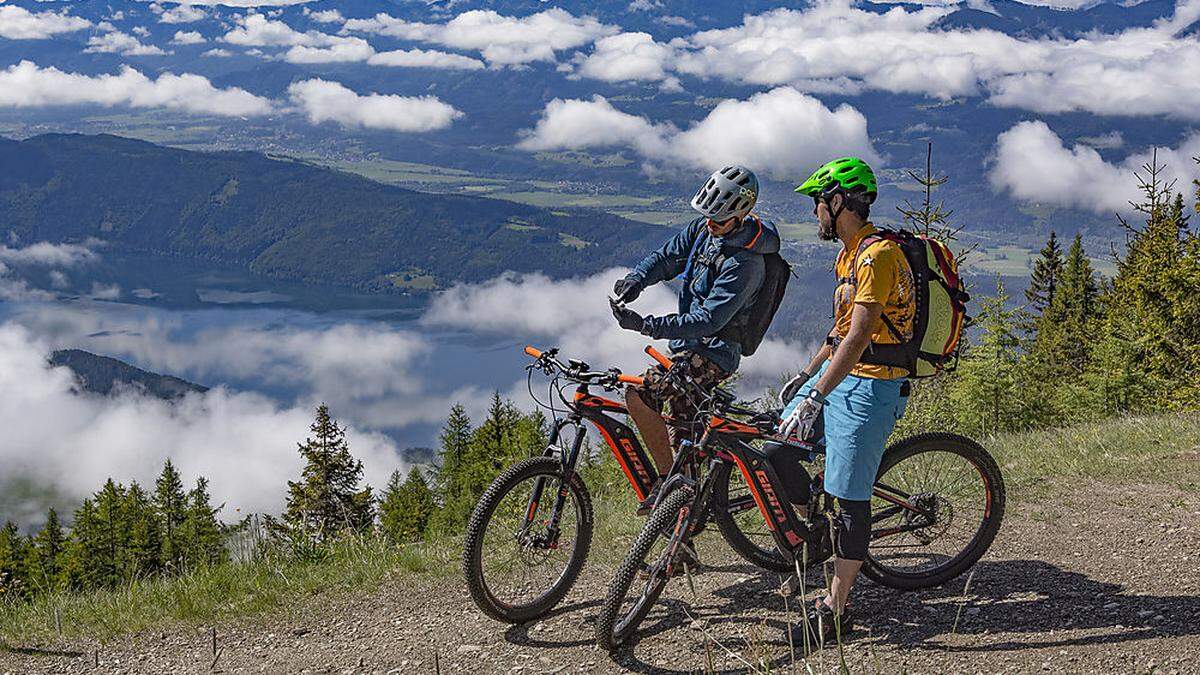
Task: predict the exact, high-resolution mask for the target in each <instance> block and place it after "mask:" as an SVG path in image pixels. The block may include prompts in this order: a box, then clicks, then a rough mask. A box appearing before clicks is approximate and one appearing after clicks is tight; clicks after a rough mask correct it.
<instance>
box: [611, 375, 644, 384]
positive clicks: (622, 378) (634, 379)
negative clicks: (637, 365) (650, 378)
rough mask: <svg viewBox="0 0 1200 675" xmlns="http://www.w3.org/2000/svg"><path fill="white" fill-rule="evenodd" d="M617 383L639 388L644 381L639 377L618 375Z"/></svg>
mask: <svg viewBox="0 0 1200 675" xmlns="http://www.w3.org/2000/svg"><path fill="white" fill-rule="evenodd" d="M617 381H618V382H624V383H625V384H633V385H639V386H640V385H642V384H644V383H645V380H643V379H642V378H641V377H638V376H637V375H618V376H617Z"/></svg>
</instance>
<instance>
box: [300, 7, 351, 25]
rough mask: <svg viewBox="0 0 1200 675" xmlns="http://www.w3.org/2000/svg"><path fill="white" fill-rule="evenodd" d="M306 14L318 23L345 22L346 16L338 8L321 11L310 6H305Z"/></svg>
mask: <svg viewBox="0 0 1200 675" xmlns="http://www.w3.org/2000/svg"><path fill="white" fill-rule="evenodd" d="M304 16H307V17H308V18H310V19H312V20H313V21H316V22H317V23H343V22H344V21H345V20H346V18H345V17H343V16H342V13H341V12H339V11H337V10H336V9H326V10H322V11H320V12H314V11H312V10H310V9H309V8H307V7H305V8H304Z"/></svg>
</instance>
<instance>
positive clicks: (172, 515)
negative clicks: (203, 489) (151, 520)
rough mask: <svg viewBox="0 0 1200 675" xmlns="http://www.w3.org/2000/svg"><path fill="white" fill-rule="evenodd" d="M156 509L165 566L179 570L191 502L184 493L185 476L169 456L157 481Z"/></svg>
mask: <svg viewBox="0 0 1200 675" xmlns="http://www.w3.org/2000/svg"><path fill="white" fill-rule="evenodd" d="M154 510H155V513H156V515H157V517H158V526H159V531H160V532H161V533H162V555H161V560H162V564H163V567H164V568H166V570H167V571H178V570H180V569H182V568H183V566H184V562H185V560H186V558H187V552H186V546H185V545H184V541H183V532H182V530H181V528H182V527H183V521H184V519H185V518H187V510H188V503H187V496H186V495H184V493H183V480H182V479H181V478H180V476H179V472H178V471H176V470H175V465H174V464H172V463H171V460H169V459H168V460H167V461H166V463H164V464H163V469H162V473H161V474H159V476H158V480H156V481H155V482H154Z"/></svg>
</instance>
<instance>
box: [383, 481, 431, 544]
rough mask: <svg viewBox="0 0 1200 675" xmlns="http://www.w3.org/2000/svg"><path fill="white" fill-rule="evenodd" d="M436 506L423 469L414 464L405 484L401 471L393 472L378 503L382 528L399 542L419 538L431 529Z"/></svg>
mask: <svg viewBox="0 0 1200 675" xmlns="http://www.w3.org/2000/svg"><path fill="white" fill-rule="evenodd" d="M433 509H434V505H433V492H432V491H430V489H429V483H428V482H426V480H425V475H424V474H422V473H421V470H420V469H418V468H416V467H413V468H412V470H410V471H409V472H408V478H407V479H406V480H404V482H403V483H401V476H400V471H398V470H397V471H393V472H392V477H391V480H390V481H388V487H387V490H386V491H385V492H384V494H383V499H381V500H380V502H379V525H380V529H382V530H383V533H384V535H385V536H386V537H387V538H388V539H390V540H391V541H393V542H395V543H397V544H403V543H407V542H411V541H418V540H420V539H421V538H422V537H424V536H425V532H426V530H427V529H428V528H429V521H430V518H431V517H432V515H433Z"/></svg>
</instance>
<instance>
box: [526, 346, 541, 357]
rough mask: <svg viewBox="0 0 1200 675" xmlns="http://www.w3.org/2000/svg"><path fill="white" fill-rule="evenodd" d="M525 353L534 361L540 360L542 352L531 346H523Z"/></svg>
mask: <svg viewBox="0 0 1200 675" xmlns="http://www.w3.org/2000/svg"><path fill="white" fill-rule="evenodd" d="M525 353H526V354H528V355H530V356H532V357H533V358H535V359H540V358H542V350H540V349H538V348H537V347H534V346H533V345H525Z"/></svg>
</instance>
